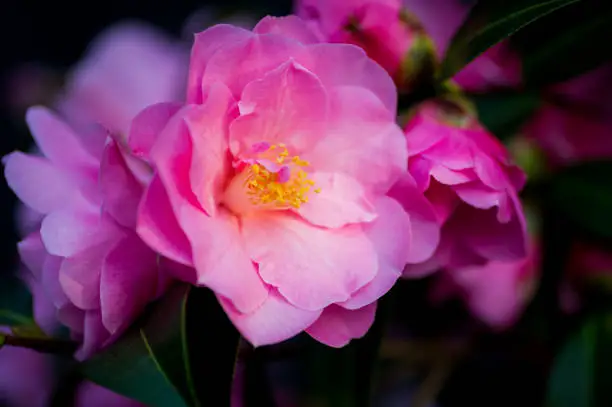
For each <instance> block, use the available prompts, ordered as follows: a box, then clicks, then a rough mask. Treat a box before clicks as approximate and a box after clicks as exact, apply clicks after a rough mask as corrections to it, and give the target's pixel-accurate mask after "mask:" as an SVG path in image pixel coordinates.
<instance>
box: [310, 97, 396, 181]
mask: <svg viewBox="0 0 612 407" xmlns="http://www.w3.org/2000/svg"><path fill="white" fill-rule="evenodd" d="M330 96H331V109H330V116H329V117H330V119H331V122H330V126H329V128H328V130H327V134H326V135H325V139H324V141H322V142H320V143H319V144H318V145H317V146H315V148H314V150H313V151H311V152H310V153H308V154H306V155H305V157H304V158H305V159H307V160H309V161H310V163H311V164H312V167H313V168H315V169H316V170H317V171H321V172H342V173H345V174H346V175H349V176H351V177H352V178H354V179H355V180H356V181H357V182H359V183H360V184H361V185H363V186H364V187H365V188H366V190H372V191H375V192H380V193H386V192H387V191H388V189H389V188H390V187H391V185H393V184H394V183H395V181H396V180H397V178H398V177H399V175H400V174H401V173H402V172H404V171H405V170H406V163H407V159H408V154H407V151H406V141H405V137H404V135H403V133H402V131H401V129H400V128H399V127H398V126H397V124H396V123H395V113H394V112H390V111H388V110H387V109H386V108H385V107H384V106H383V105H382V104H381V102H380V100H378V99H377V98H376V96H375V95H374V94H373V93H371V92H369V91H368V90H365V89H363V88H358V87H344V88H338V89H337V90H335V91H334V92H333V93H332V94H331V95H330Z"/></svg>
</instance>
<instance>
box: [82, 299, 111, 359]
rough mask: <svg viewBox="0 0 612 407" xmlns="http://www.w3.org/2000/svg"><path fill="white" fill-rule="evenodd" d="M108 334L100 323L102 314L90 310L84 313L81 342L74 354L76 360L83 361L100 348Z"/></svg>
mask: <svg viewBox="0 0 612 407" xmlns="http://www.w3.org/2000/svg"><path fill="white" fill-rule="evenodd" d="M109 336H110V334H109V333H108V331H107V330H106V329H105V328H104V325H102V316H101V315H100V312H99V311H90V312H87V313H86V314H85V323H84V332H83V343H82V345H81V347H80V348H79V349H78V350H77V352H76V353H75V354H74V357H75V359H76V360H78V361H83V360H85V359H87V358H89V357H90V356H92V355H93V354H94V353H96V352H97V351H99V350H100V348H101V347H102V345H103V344H104V342H106V340H107V339H108V337H109Z"/></svg>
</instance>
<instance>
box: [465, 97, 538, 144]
mask: <svg viewBox="0 0 612 407" xmlns="http://www.w3.org/2000/svg"><path fill="white" fill-rule="evenodd" d="M471 99H472V101H473V102H474V104H475V105H476V108H477V110H478V116H479V118H480V121H481V122H482V124H484V125H485V127H486V128H487V129H489V130H490V131H491V132H492V133H493V134H495V135H496V136H497V137H498V138H499V139H501V140H506V139H508V138H510V137H512V136H514V135H516V134H517V132H518V131H519V130H520V128H521V126H522V125H523V124H524V123H525V122H526V121H527V120H528V119H529V118H530V117H531V116H532V115H533V113H534V112H535V110H536V109H537V108H538V107H539V106H540V102H541V100H540V96H539V95H538V94H536V93H528V92H504V93H488V94H479V95H471Z"/></svg>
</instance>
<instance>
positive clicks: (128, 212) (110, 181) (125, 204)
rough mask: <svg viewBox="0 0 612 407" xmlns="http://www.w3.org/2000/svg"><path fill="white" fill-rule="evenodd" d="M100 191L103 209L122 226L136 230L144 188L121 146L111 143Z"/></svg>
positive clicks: (106, 152)
mask: <svg viewBox="0 0 612 407" xmlns="http://www.w3.org/2000/svg"><path fill="white" fill-rule="evenodd" d="M100 189H101V190H102V197H103V203H102V207H103V209H104V210H106V212H108V213H109V214H110V215H111V216H112V217H113V218H114V219H115V220H116V221H117V222H118V223H119V224H120V225H122V226H125V227H128V228H131V229H133V228H135V227H136V212H137V208H138V204H139V202H140V197H141V196H142V193H143V187H142V186H141V185H140V183H139V182H138V181H137V180H136V178H134V175H133V174H132V173H131V171H130V170H129V169H128V168H127V164H126V162H125V160H124V158H123V154H122V153H121V151H120V149H119V146H118V145H117V143H115V142H111V143H109V144H108V145H107V146H106V148H105V149H104V154H103V156H102V162H101V163H100Z"/></svg>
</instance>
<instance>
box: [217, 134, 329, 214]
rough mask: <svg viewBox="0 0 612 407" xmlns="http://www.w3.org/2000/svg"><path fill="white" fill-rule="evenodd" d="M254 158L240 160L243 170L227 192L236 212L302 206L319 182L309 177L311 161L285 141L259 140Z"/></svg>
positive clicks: (231, 206) (226, 197)
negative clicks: (293, 150)
mask: <svg viewBox="0 0 612 407" xmlns="http://www.w3.org/2000/svg"><path fill="white" fill-rule="evenodd" d="M252 152H253V153H254V154H253V158H248V159H242V160H240V161H239V162H238V163H237V165H236V167H237V168H238V170H239V171H240V172H239V173H238V174H237V175H236V177H234V179H233V180H232V182H231V183H230V185H229V187H228V188H227V190H226V193H225V199H224V201H225V203H226V204H227V205H228V206H229V208H230V209H232V210H233V211H234V212H236V213H246V212H251V211H253V210H259V209H277V210H278V209H290V208H295V209H297V208H299V207H300V206H301V205H302V204H304V203H306V202H308V195H309V194H310V192H311V191H313V192H315V193H319V192H320V190H319V189H318V188H316V189H315V188H314V186H315V183H314V181H313V180H312V179H310V178H309V177H308V171H307V169H308V167H309V166H310V163H309V162H308V161H306V160H303V159H301V158H300V157H299V156H298V155H291V154H290V153H289V150H288V149H287V147H286V146H285V145H284V144H282V143H279V144H270V143H266V142H262V143H257V144H255V145H253V148H252Z"/></svg>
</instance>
